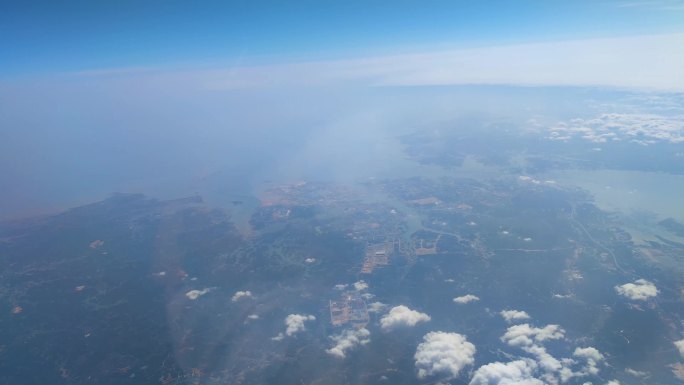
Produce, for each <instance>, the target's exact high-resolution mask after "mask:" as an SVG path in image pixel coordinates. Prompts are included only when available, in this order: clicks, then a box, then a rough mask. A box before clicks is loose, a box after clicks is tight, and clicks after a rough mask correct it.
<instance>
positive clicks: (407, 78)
mask: <svg viewBox="0 0 684 385" xmlns="http://www.w3.org/2000/svg"><path fill="white" fill-rule="evenodd" d="M681 46H684V34H682V33H675V34H664V35H643V36H631V37H618V38H602V39H586V40H574V41H554V42H543V43H532V44H515V45H507V46H494V47H481V48H470V49H460V50H450V51H438V52H423V53H412V54H402V55H387V56H376V57H367V58H359V59H347V60H329V61H317V62H300V63H288V64H279V65H267V66H254V67H237V68H236V67H232V68H230V69H225V70H211V71H190V72H187V73H181V74H180V75H178V74H176V76H182V77H184V78H186V79H188V80H191V81H195V82H199V83H200V84H204V85H205V86H206V87H207V88H246V87H269V86H293V85H335V84H358V85H370V86H415V85H455V84H511V85H571V86H611V87H629V88H648V89H664V90H684V78H682V76H680V74H681V68H684V51H682V50H678V49H675V47H681ZM88 76H92V75H88Z"/></svg>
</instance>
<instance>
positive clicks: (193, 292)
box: [185, 288, 211, 301]
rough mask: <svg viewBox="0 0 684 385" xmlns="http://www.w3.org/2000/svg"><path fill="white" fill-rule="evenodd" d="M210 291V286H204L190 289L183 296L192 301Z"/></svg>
mask: <svg viewBox="0 0 684 385" xmlns="http://www.w3.org/2000/svg"><path fill="white" fill-rule="evenodd" d="M210 291H211V289H210V288H204V289H202V290H190V291H189V292H187V293H185V296H186V297H188V299H191V300H193V301H194V300H196V299H197V298H199V297H201V296H203V295H205V294H207V293H208V292H210Z"/></svg>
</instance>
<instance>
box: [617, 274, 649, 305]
mask: <svg viewBox="0 0 684 385" xmlns="http://www.w3.org/2000/svg"><path fill="white" fill-rule="evenodd" d="M615 291H617V293H618V294H620V295H621V296H623V297H627V298H629V299H631V300H633V301H644V300H647V299H649V298H651V297H655V296H657V295H658V293H659V290H658V288H656V287H655V285H654V284H653V283H651V282H649V281H647V280H645V279H637V280H636V281H634V283H626V284H624V285H620V286H615Z"/></svg>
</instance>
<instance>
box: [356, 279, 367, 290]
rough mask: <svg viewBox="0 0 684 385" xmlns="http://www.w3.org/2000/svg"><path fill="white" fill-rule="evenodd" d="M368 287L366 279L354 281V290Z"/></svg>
mask: <svg viewBox="0 0 684 385" xmlns="http://www.w3.org/2000/svg"><path fill="white" fill-rule="evenodd" d="M366 289H368V284H367V283H366V282H365V281H363V280H361V281H358V282H354V290H356V291H363V290H366Z"/></svg>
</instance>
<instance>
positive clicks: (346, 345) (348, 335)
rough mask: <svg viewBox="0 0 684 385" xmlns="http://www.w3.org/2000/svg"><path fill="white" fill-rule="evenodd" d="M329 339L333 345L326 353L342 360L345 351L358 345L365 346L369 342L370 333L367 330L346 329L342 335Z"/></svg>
mask: <svg viewBox="0 0 684 385" xmlns="http://www.w3.org/2000/svg"><path fill="white" fill-rule="evenodd" d="M330 339H331V340H332V341H333V342H334V343H335V346H333V347H332V348H330V349H327V350H326V353H328V354H330V355H333V356H336V357H340V358H344V357H345V356H346V353H347V351H349V350H351V349H353V348H355V347H356V346H358V345H365V344H367V343H369V342H370V332H369V331H368V330H367V329H365V328H364V329H358V330H357V329H348V330H344V331H343V332H342V333H340V334H338V335H336V336H331V337H330Z"/></svg>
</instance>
